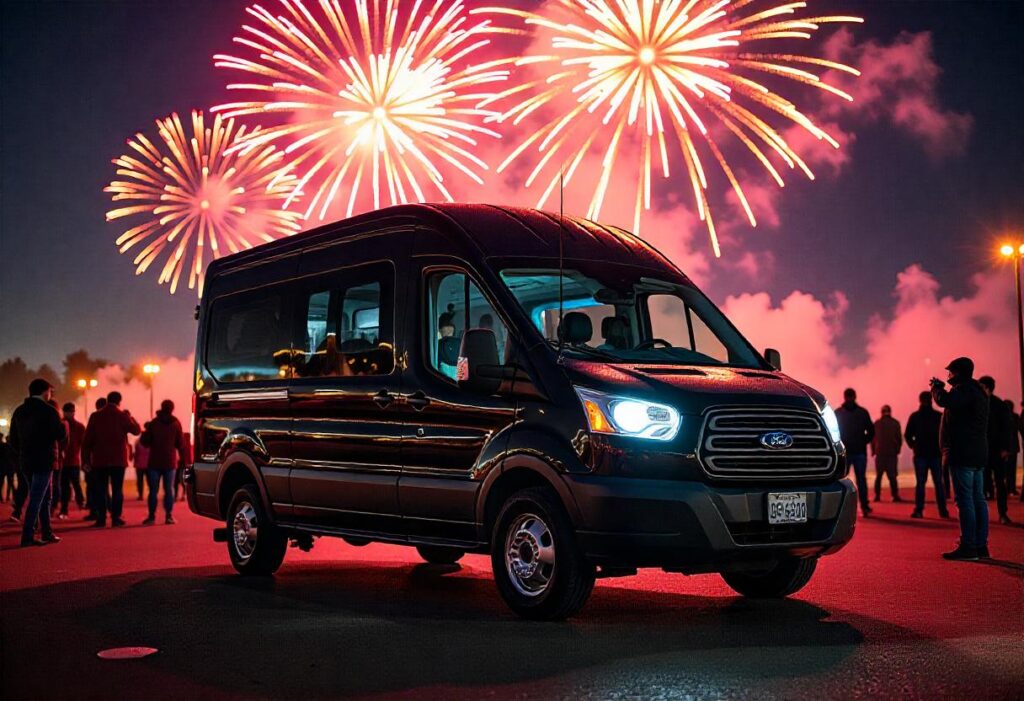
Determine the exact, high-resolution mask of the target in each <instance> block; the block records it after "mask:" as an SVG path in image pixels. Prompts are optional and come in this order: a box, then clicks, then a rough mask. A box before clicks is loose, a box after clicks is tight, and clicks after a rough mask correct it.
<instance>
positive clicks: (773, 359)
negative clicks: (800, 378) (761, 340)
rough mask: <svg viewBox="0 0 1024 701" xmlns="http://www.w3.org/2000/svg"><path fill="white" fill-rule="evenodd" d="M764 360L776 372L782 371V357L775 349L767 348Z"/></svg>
mask: <svg viewBox="0 0 1024 701" xmlns="http://www.w3.org/2000/svg"><path fill="white" fill-rule="evenodd" d="M764 359H765V360H767V361H768V364H769V365H771V366H772V367H773V368H775V369H776V370H781V369H782V355H781V354H780V353H779V352H778V351H777V350H775V349H774V348H766V349H765V351H764Z"/></svg>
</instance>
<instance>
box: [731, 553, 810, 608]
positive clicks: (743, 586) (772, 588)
mask: <svg viewBox="0 0 1024 701" xmlns="http://www.w3.org/2000/svg"><path fill="white" fill-rule="evenodd" d="M817 566H818V558H816V557H812V558H808V559H803V560H801V559H797V558H786V559H785V560H780V561H779V562H778V563H777V564H776V565H775V566H774V567H773V568H771V569H770V570H768V571H766V572H758V573H752V572H723V573H722V579H724V580H725V583H726V584H728V585H729V586H730V587H732V589H733V590H734V591H735V592H736V593H738V594H742V595H743V596H748V597H750V598H753V599H780V598H782V597H784V596H789V595H790V594H795V593H796V592H798V591H800V590H801V589H803V588H804V586H805V585H806V584H807V583H808V582H809V581H811V575H813V574H814V569H815V568H816V567H817Z"/></svg>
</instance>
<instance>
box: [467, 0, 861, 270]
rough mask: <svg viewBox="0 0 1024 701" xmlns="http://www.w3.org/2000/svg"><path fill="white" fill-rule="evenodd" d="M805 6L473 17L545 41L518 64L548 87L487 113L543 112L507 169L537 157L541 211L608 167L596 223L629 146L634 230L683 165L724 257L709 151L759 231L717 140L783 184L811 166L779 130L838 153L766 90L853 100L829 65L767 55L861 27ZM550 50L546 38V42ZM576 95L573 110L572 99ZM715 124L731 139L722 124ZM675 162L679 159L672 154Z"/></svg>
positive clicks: (684, 5)
mask: <svg viewBox="0 0 1024 701" xmlns="http://www.w3.org/2000/svg"><path fill="white" fill-rule="evenodd" d="M806 4H807V3H805V2H787V3H784V4H777V3H776V4H772V3H770V2H769V3H764V2H759V1H758V0H735V1H733V2H730V1H729V0H660V1H657V0H549V2H548V3H547V4H546V5H545V7H544V10H543V12H544V14H539V13H535V12H528V11H522V10H517V9H511V8H505V7H488V8H480V9H478V10H474V13H485V14H499V15H512V16H514V17H516V18H518V19H520V20H522V21H523V22H524V23H525V24H526V25H531V27H530V28H531V29H533V30H534V31H536V32H538V35H539V38H540V40H539V41H537V45H541V44H546V45H547V47H548V48H542V49H539V51H540V52H541V53H540V54H539V55H530V56H526V57H524V58H521V59H519V60H518V61H517V62H516V64H517V65H519V66H524V65H531V66H537V67H539V70H538V74H540V73H542V74H543V77H542V78H538V79H537V80H533V81H527V82H524V83H520V84H517V85H516V86H515V87H511V88H509V89H506V90H504V91H502V92H501V93H499V94H498V95H496V96H495V97H494V98H489V99H486V100H483V101H482V102H481V104H480V106H481V107H488V106H490V105H492V104H495V103H498V102H499V101H504V100H509V101H510V104H511V106H509V107H507V108H506V109H504V110H503V111H501V114H500V115H499V116H498V117H496V118H495V121H498V122H506V121H511V123H512V124H514V125H519V124H521V123H522V122H523V121H524V120H525V119H526V118H527V117H529V116H530V115H531V114H534V113H536V112H538V110H542V108H546V109H547V111H548V112H551V111H553V112H555V113H556V114H555V115H554V116H553V117H550V115H549V114H547V112H545V115H544V120H546V121H544V120H542V122H543V123H542V125H541V126H540V128H539V129H537V130H535V131H531V133H530V135H529V136H528V137H526V138H525V139H523V140H522V141H521V142H520V143H519V145H518V146H517V147H516V148H515V149H513V150H512V151H511V153H510V155H509V156H508V158H507V159H506V160H505V161H504V162H503V163H502V164H501V165H500V166H499V167H498V168H497V171H498V172H502V171H503V170H504V169H505V168H507V167H508V166H509V165H510V164H511V163H512V162H514V161H516V160H517V159H520V160H529V161H530V162H531V163H532V164H533V169H532V171H531V172H530V173H529V175H528V176H527V178H526V185H527V186H528V187H529V186H531V185H532V184H533V183H534V181H536V180H537V179H538V178H541V179H545V180H546V183H547V185H546V188H545V189H544V191H543V194H542V195H541V198H540V203H539V205H538V206H543V204H544V202H545V201H547V200H548V198H549V197H551V195H552V193H553V191H554V189H555V187H556V186H557V184H558V182H559V177H560V175H559V173H560V171H562V170H564V179H565V182H566V183H568V182H569V181H571V180H572V177H573V175H574V174H575V172H576V170H577V168H578V167H579V165H580V163H581V162H582V161H583V159H584V157H585V156H586V155H587V154H589V153H594V154H595V155H597V156H598V157H599V158H600V175H599V176H598V181H597V185H596V187H595V189H594V194H593V197H592V199H591V202H590V209H589V212H588V216H590V217H592V218H596V217H598V216H599V214H600V210H601V206H602V202H603V200H604V198H605V195H606V193H607V190H608V185H609V180H610V178H611V175H612V172H613V170H616V169H617V168H619V169H621V168H620V166H619V165H618V162H619V161H620V160H622V156H623V154H624V150H623V145H624V142H626V141H636V142H638V143H639V148H638V149H637V151H638V154H637V157H638V162H637V164H636V166H635V167H636V169H637V170H636V172H637V176H638V178H637V182H638V185H637V190H636V206H635V214H634V228H635V229H637V230H638V229H639V227H640V213H641V211H642V210H644V209H649V208H650V206H651V181H652V177H653V176H652V173H653V172H656V171H658V170H660V172H661V174H662V176H663V177H666V178H667V177H669V175H670V169H671V167H672V166H673V160H674V159H680V158H681V161H682V163H683V164H684V165H685V169H686V172H687V174H688V176H689V181H690V183H691V184H692V188H693V196H694V200H695V203H696V208H697V212H698V214H699V215H700V218H701V220H703V221H704V222H706V224H707V227H708V233H709V235H710V237H711V242H712V247H713V249H714V252H715V255H716V256H717V255H720V250H719V245H718V239H717V236H716V234H715V226H714V222H713V220H712V218H711V211H710V209H709V205H708V196H707V191H708V173H707V169H706V166H705V162H704V161H705V160H706V159H707V157H708V155H709V154H710V157H711V158H712V159H713V160H714V162H716V163H717V164H718V166H719V167H720V168H721V170H722V172H723V173H724V175H725V177H726V179H728V181H729V183H730V185H731V186H732V189H733V190H734V191H735V193H736V197H737V199H738V201H739V203H740V206H741V207H742V208H743V210H744V212H745V214H746V217H747V218H748V219H749V221H750V224H751V225H752V226H754V225H756V221H755V219H754V214H753V212H752V211H751V208H750V205H749V204H748V202H747V199H746V197H745V196H744V194H743V188H742V187H741V185H740V181H739V178H737V176H736V173H735V172H734V171H733V169H732V168H731V167H730V165H729V163H728V162H727V160H726V158H725V156H724V155H723V153H722V150H721V149H720V148H719V145H718V143H717V141H716V138H713V136H712V130H713V129H714V131H715V135H716V136H717V135H718V134H719V133H731V134H732V135H733V136H735V138H736V139H738V140H739V141H740V142H741V143H742V144H743V145H744V146H745V147H746V149H747V150H748V151H749V152H750V154H752V155H753V156H754V157H755V158H756V159H757V161H759V162H760V163H761V165H762V166H763V167H764V168H765V169H766V170H767V171H768V173H769V174H770V175H771V177H772V178H773V179H774V180H775V181H776V182H777V183H778V184H779V185H780V186H782V185H783V180H782V177H781V176H780V174H779V172H778V170H777V169H776V167H775V166H774V165H773V163H772V161H771V159H772V158H778V159H780V160H781V162H784V163H785V164H786V165H787V166H788V167H790V168H795V169H799V170H801V171H803V172H804V173H805V174H806V175H807V177H809V178H812V179H813V177H814V176H813V174H812V172H811V170H810V169H809V168H808V167H807V164H806V163H805V162H804V161H803V160H802V159H801V158H800V156H799V155H798V154H797V153H796V151H795V150H794V149H793V148H792V147H791V146H790V144H789V143H788V142H787V140H786V138H785V136H784V134H783V133H782V132H781V131H780V127H779V126H777V125H773V123H772V122H773V120H774V121H775V122H776V123H777V122H780V121H781V122H783V123H787V124H796V125H799V127H800V128H802V129H805V130H806V131H807V132H809V133H810V134H812V135H813V136H814V137H815V138H817V139H820V140H823V141H826V142H828V143H829V144H830V145H832V146H833V147H836V148H838V144H837V143H836V142H835V140H833V139H832V138H831V137H830V136H829V135H828V134H826V133H825V132H824V131H823V130H822V129H821V128H819V127H818V126H817V125H815V123H814V122H813V121H812V120H811V119H810V118H809V117H808V116H807V115H805V114H803V113H802V112H800V111H799V110H798V109H797V107H796V105H795V104H794V103H793V102H791V101H790V100H788V99H787V98H785V97H783V96H782V95H780V94H778V93H776V92H774V91H773V90H771V89H769V88H768V87H767V86H766V85H764V84H763V83H762V82H761V81H762V80H763V76H769V77H770V78H771V79H772V80H773V81H774V82H776V83H777V82H779V81H780V79H783V80H788V81H792V82H794V83H797V84H800V85H806V86H812V87H814V88H817V89H820V90H823V91H826V92H828V93H831V94H833V95H836V96H838V97H841V98H843V99H846V100H850V99H851V97H850V96H849V95H848V94H846V93H844V92H842V91H841V90H839V89H837V88H835V87H833V86H831V85H829V84H828V83H826V82H825V81H824V80H822V78H821V76H819V75H817V74H816V73H814V72H813V71H814V69H815V68H817V69H834V70H838V71H844V72H847V73H852V74H857V71H855V70H854V69H852V68H850V67H848V66H844V65H841V64H838V63H835V62H832V61H827V60H825V59H822V58H816V57H814V56H805V55H801V54H791V53H777V52H768V53H766V52H764V51H763V50H761V48H760V47H764V46H765V45H768V44H771V43H772V42H777V41H778V40H793V39H809V38H811V36H812V34H813V32H814V31H815V30H817V29H818V28H819V27H820V26H821V25H822V24H826V23H834V22H860V21H862V20H861V19H859V18H856V17H843V16H831V17H813V16H802V11H803V10H804V9H805V8H806ZM548 40H549V41H548ZM548 49H550V51H548ZM566 97H568V98H569V99H568V100H566V99H565V98H566ZM715 125H718V126H720V127H721V129H718V128H716V127H715ZM670 153H674V154H678V155H677V156H670Z"/></svg>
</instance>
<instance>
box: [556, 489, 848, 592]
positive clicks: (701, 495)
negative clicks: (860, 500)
mask: <svg viewBox="0 0 1024 701" xmlns="http://www.w3.org/2000/svg"><path fill="white" fill-rule="evenodd" d="M564 479H565V480H566V482H567V483H568V484H569V487H570V489H571V490H572V493H573V494H574V495H575V497H576V502H577V506H578V507H579V513H580V517H581V523H580V524H578V526H579V527H578V528H577V536H578V538H579V542H580V544H581V546H582V548H583V550H584V552H585V554H586V556H587V558H588V559H589V560H591V561H592V562H594V563H595V564H599V565H602V566H605V567H617V568H633V567H661V568H664V569H668V570H676V571H681V572H686V573H698V572H721V571H725V570H737V569H749V568H753V567H758V566H760V565H762V564H764V565H770V564H771V563H772V562H773V561H774V560H777V559H778V558H779V557H785V556H791V557H816V556H820V555H828V554H831V553H834V552H836V551H838V550H839V549H840V548H842V547H843V546H844V545H846V543H848V542H849V541H850V539H851V538H852V537H853V531H854V526H855V524H856V520H857V509H856V502H857V500H856V493H855V490H854V487H853V484H852V483H851V482H850V481H849V480H847V479H844V480H840V481H836V482H832V483H830V484H827V485H819V486H802V487H781V486H775V487H758V488H753V487H717V486H713V485H709V484H705V483H703V482H691V481H672V480H648V479H636V478H628V477H601V476H593V475H586V476H583V475H566V476H565V477H564ZM769 492H805V493H806V494H807V511H808V522H807V523H806V524H794V525H779V526H769V524H768V516H767V501H768V497H767V494H768V493H769Z"/></svg>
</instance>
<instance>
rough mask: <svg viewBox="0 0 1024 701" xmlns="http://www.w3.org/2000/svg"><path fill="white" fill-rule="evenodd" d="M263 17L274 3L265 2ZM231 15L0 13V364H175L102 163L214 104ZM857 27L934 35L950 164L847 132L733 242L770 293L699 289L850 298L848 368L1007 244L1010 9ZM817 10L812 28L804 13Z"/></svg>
mask: <svg viewBox="0 0 1024 701" xmlns="http://www.w3.org/2000/svg"><path fill="white" fill-rule="evenodd" d="M266 1H267V4H271V3H272V0H266ZM245 4H246V3H244V2H242V0H237V1H236V0H217V2H210V1H209V0H202V1H197V2H184V1H177V2H176V1H174V0H160V1H159V2H149V1H132V2H40V1H33V2H10V1H5V2H3V21H2V51H3V58H2V76H0V93H2V130H0V139H2V161H0V178H2V181H0V190H2V215H0V217H2V218H0V359H2V358H7V357H10V356H14V355H20V356H22V357H24V358H25V359H26V361H27V362H28V363H29V364H30V365H35V364H39V363H42V362H48V363H54V364H55V363H59V360H60V358H62V357H63V356H64V354H65V353H66V352H68V351H70V350H73V349H75V348H78V347H85V348H87V349H89V350H90V351H91V352H92V353H93V354H94V355H98V356H103V357H107V358H110V359H113V360H117V361H121V362H125V363H127V362H132V361H134V360H136V359H138V358H139V357H144V356H152V357H165V356H168V355H175V356H184V355H187V354H188V353H189V352H190V351H191V350H192V347H193V344H194V325H193V321H192V316H191V313H192V308H193V306H194V305H195V302H196V300H195V295H194V293H193V292H191V291H189V290H187V289H184V290H179V292H178V294H177V295H175V296H173V297H172V296H171V295H169V294H168V291H167V288H166V286H164V287H160V286H158V285H157V284H156V276H155V275H154V274H152V271H150V274H147V275H146V276H144V277H142V278H136V277H135V275H134V267H133V265H132V263H131V258H130V256H120V255H119V254H118V253H117V250H116V248H115V246H114V244H113V241H114V239H115V238H116V237H117V235H118V234H119V233H120V231H121V229H119V228H118V227H117V226H115V225H112V224H108V223H106V222H105V221H104V212H105V211H106V210H107V209H108V208H109V200H108V198H107V196H106V195H105V194H104V193H103V192H102V189H103V187H104V186H105V185H106V184H107V183H108V182H109V180H110V179H111V177H112V175H113V167H112V166H111V164H110V160H111V158H113V157H116V156H117V155H119V154H121V153H122V152H123V148H124V142H125V139H126V137H128V136H130V135H132V134H134V133H135V132H136V131H138V130H140V129H146V130H150V131H151V130H152V120H153V119H154V118H155V117H161V116H164V115H167V114H169V113H170V112H172V111H175V110H176V111H178V112H179V113H180V114H182V115H183V116H185V115H187V114H188V112H189V110H190V109H191V108H193V107H200V108H202V107H207V106H209V105H211V104H216V103H217V102H218V101H221V100H222V99H223V97H224V94H225V91H224V90H223V86H224V84H225V82H226V81H225V77H224V76H223V75H221V73H220V72H219V71H217V70H215V69H214V68H213V65H212V60H211V56H212V54H214V53H215V52H218V51H224V50H227V49H229V48H230V47H231V37H232V36H233V35H234V34H235V33H236V28H237V26H238V25H239V24H241V22H242V19H243V16H244V13H243V10H244V7H245ZM812 7H817V8H821V9H822V10H826V9H827V10H830V11H835V10H841V11H842V12H844V13H850V14H860V15H863V16H864V17H866V18H867V19H868V21H867V23H866V24H865V25H861V26H858V27H856V28H855V36H856V38H857V40H858V41H863V40H866V39H874V40H878V41H880V42H883V43H884V42H890V41H892V40H893V38H894V37H896V36H897V35H899V33H900V32H903V31H909V32H921V31H928V32H931V33H932V38H933V42H934V59H935V62H936V63H937V64H938V66H939V67H940V68H941V69H942V75H941V77H940V79H939V90H938V99H939V100H940V101H941V103H942V107H943V108H944V109H947V110H950V111H953V112H957V113H965V114H969V115H970V116H971V117H972V119H973V126H972V130H971V135H970V140H969V142H968V143H967V147H966V150H965V151H964V153H963V154H961V155H955V156H951V157H948V158H945V159H942V160H935V159H933V158H930V157H929V156H928V155H927V154H926V153H925V152H924V151H923V150H922V148H921V146H920V144H918V143H915V142H914V141H913V140H912V139H908V138H907V137H906V135H905V134H902V133H900V132H898V131H897V130H894V129H893V128H892V126H891V125H889V124H888V123H887V122H886V121H885V120H878V121H876V122H874V123H862V124H858V125H857V126H856V128H855V129H854V131H855V135H856V140H855V142H854V143H853V144H852V145H851V146H850V149H851V152H850V163H849V164H848V165H847V166H846V167H845V168H844V169H843V170H842V171H841V173H840V174H839V175H838V176H837V177H834V178H819V180H818V181H817V182H815V183H806V182H805V183H800V182H799V181H798V180H797V179H793V185H791V186H789V187H787V189H786V191H785V194H784V196H783V197H781V198H780V199H778V200H777V206H778V208H779V214H780V220H781V222H780V225H779V226H778V227H777V228H776V229H769V230H763V229H758V230H757V231H756V232H754V233H751V234H750V235H749V236H748V237H746V238H745V239H744V241H745V245H746V246H747V247H748V248H749V249H750V250H752V251H753V252H754V253H755V257H756V256H758V255H761V254H762V252H766V251H770V252H771V254H772V257H773V258H774V264H773V266H772V268H771V271H770V273H769V274H765V275H763V276H759V278H758V279H748V278H747V277H746V276H744V275H743V274H741V272H739V271H738V270H737V269H736V268H730V267H727V266H722V267H720V268H719V269H718V272H717V273H713V275H712V279H711V281H710V284H709V285H708V287H709V292H710V293H711V295H712V297H713V298H714V299H716V300H722V299H724V297H725V296H726V295H729V294H735V293H740V292H748V291H755V290H766V291H768V292H769V293H771V295H772V296H773V298H777V297H780V296H784V295H786V294H788V293H789V292H791V291H793V290H803V291H806V292H810V293H812V294H813V295H815V296H817V297H821V298H825V297H827V296H828V295H829V294H830V293H831V292H833V291H835V290H842V291H844V292H845V294H846V295H847V296H848V297H849V299H850V310H849V322H850V323H849V327H850V329H849V330H848V331H847V332H846V336H845V338H846V341H847V344H848V346H849V347H851V348H852V349H853V350H852V351H851V352H852V353H853V354H854V355H855V354H856V346H857V344H858V339H859V338H860V337H861V335H862V333H863V328H864V326H865V324H866V323H867V321H868V319H869V318H870V317H871V316H872V315H876V314H881V315H883V316H884V315H885V314H886V313H888V311H889V310H890V309H891V307H892V303H893V301H892V289H893V285H894V282H895V276H896V274H897V273H898V272H899V271H901V270H903V269H904V268H906V267H907V266H908V265H910V264H912V263H921V264H922V265H923V267H924V268H925V269H926V270H928V271H929V272H931V273H932V274H934V275H935V276H936V277H937V279H938V280H939V282H940V283H941V285H942V289H943V291H944V293H951V294H963V293H965V292H966V291H968V280H969V278H970V276H971V275H974V274H976V273H978V272H979V271H990V270H991V271H992V273H991V274H1003V273H1002V272H998V271H996V270H994V269H993V266H992V261H991V253H992V249H993V243H994V241H995V240H996V238H998V236H999V235H1000V233H1001V232H1003V231H1005V230H1007V229H1014V228H1015V229H1016V230H1018V231H1024V177H1022V176H1024V167H1022V165H1021V164H1022V163H1024V136H1022V134H1021V129H1020V124H1021V114H1024V43H1022V42H1021V41H1020V36H1021V30H1022V28H1024V3H1019V2H998V1H989V2H966V1H964V2H925V1H921V2H909V1H904V2H888V1H885V2H882V1H879V2H854V1H852V0H850V1H847V2H834V1H832V0H829V2H823V3H817V4H816V6H815V5H812ZM816 11H817V10H816Z"/></svg>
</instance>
